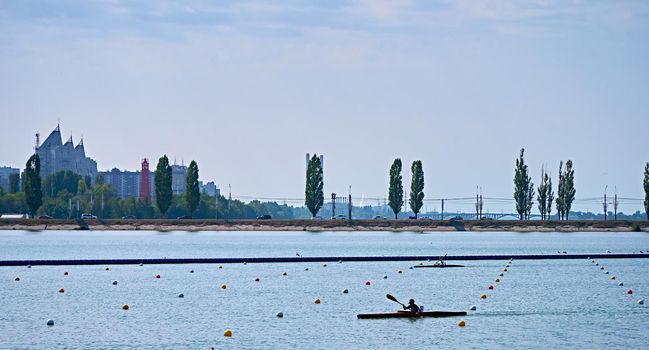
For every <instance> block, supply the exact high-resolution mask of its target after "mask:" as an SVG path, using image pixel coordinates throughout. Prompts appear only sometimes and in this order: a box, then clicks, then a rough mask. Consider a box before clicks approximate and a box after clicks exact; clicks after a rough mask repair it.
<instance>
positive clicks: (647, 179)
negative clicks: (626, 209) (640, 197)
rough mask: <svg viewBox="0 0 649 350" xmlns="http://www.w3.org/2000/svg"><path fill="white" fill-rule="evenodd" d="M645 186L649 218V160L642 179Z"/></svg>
mask: <svg viewBox="0 0 649 350" xmlns="http://www.w3.org/2000/svg"><path fill="white" fill-rule="evenodd" d="M642 185H643V187H644V211H645V213H646V214H647V220H649V162H647V164H645V166H644V180H643V181H642Z"/></svg>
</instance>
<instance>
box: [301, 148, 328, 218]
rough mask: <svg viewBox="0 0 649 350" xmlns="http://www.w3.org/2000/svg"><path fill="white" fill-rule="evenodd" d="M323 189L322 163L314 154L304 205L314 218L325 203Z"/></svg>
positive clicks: (308, 172) (310, 162) (308, 167)
mask: <svg viewBox="0 0 649 350" xmlns="http://www.w3.org/2000/svg"><path fill="white" fill-rule="evenodd" d="M323 188H324V182H323V178H322V163H321V162H320V158H319V157H318V155H317V154H313V157H311V159H310V160H309V165H308V166H307V169H306V188H305V190H304V205H306V207H307V208H308V209H309V211H310V212H311V215H312V216H313V217H315V216H316V214H318V211H319V210H320V208H322V204H323V203H324V192H323Z"/></svg>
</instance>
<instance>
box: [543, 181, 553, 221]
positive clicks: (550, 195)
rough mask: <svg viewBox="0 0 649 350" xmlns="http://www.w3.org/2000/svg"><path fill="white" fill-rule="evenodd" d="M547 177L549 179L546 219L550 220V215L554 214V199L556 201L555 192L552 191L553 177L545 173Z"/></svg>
mask: <svg viewBox="0 0 649 350" xmlns="http://www.w3.org/2000/svg"><path fill="white" fill-rule="evenodd" d="M545 178H546V179H547V185H546V186H547V187H546V196H547V198H546V200H547V201H546V205H545V219H546V220H550V215H551V214H552V201H554V192H552V177H551V176H548V174H547V173H545Z"/></svg>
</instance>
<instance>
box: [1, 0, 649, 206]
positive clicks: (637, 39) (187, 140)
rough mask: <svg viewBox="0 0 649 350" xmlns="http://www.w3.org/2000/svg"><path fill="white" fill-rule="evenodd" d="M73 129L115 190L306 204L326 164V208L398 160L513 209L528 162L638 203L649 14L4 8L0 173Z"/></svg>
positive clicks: (382, 191)
mask: <svg viewBox="0 0 649 350" xmlns="http://www.w3.org/2000/svg"><path fill="white" fill-rule="evenodd" d="M59 119H60V121H61V128H62V131H63V135H64V138H65V137H69V136H70V134H72V135H73V137H74V140H75V143H76V142H77V141H78V140H79V138H80V137H81V135H83V137H84V141H85V145H86V151H87V153H88V155H89V156H91V157H92V158H94V159H95V160H96V161H97V163H98V164H99V168H100V170H107V169H111V168H113V167H118V168H120V169H130V170H135V169H137V168H138V167H139V162H140V159H141V158H143V157H149V158H152V159H154V161H153V162H152V163H154V164H153V165H155V162H156V161H157V158H159V157H160V156H161V155H162V154H163V153H166V154H167V155H169V156H170V158H171V159H172V160H173V159H174V157H175V158H176V159H177V160H178V163H180V162H181V159H184V161H185V163H188V162H189V161H190V160H192V159H194V160H196V161H197V162H198V165H199V168H200V176H201V179H202V180H204V181H210V180H214V181H216V182H217V183H218V185H219V186H220V187H221V188H222V189H224V190H225V192H227V187H228V186H227V185H228V184H232V191H233V194H234V195H235V196H239V195H252V196H258V197H288V198H300V197H303V195H304V172H305V164H304V163H305V160H304V154H305V153H306V152H311V153H313V152H317V153H318V154H320V153H323V154H324V155H325V191H326V192H327V193H330V192H332V191H335V192H338V193H347V188H348V185H351V186H352V191H353V195H354V196H355V197H361V196H364V197H367V198H371V197H384V196H386V195H387V182H388V170H389V166H390V164H391V162H392V160H393V159H394V158H395V157H401V158H402V160H403V161H404V165H405V167H404V168H405V170H406V174H405V176H404V180H405V182H406V184H407V185H406V186H405V187H409V181H410V174H409V172H410V164H411V163H412V161H413V160H416V159H421V160H422V162H423V165H424V171H425V173H426V196H427V197H428V198H439V197H467V196H472V195H474V194H475V186H476V185H481V186H482V188H483V193H484V195H485V196H489V197H506V198H511V196H512V192H513V184H512V177H513V168H514V160H515V158H516V156H517V155H518V152H519V149H520V148H521V147H525V149H526V156H527V157H526V160H527V162H528V164H529V165H530V170H531V172H532V175H533V176H534V181H535V183H538V182H539V177H540V172H541V166H542V165H543V164H545V165H547V166H548V167H549V168H550V170H551V171H552V174H553V176H554V177H555V181H554V182H555V184H556V175H557V172H558V165H559V160H561V159H564V160H565V159H572V160H573V162H574V164H575V173H576V175H575V176H576V186H577V197H578V198H594V197H599V196H601V195H602V194H603V191H604V186H605V185H607V184H608V185H609V194H611V193H612V192H613V191H612V188H613V187H614V186H617V190H618V193H619V194H620V195H621V196H624V197H633V198H640V197H642V187H641V185H642V169H643V164H644V162H646V161H649V152H648V149H649V147H648V146H649V137H648V136H647V131H648V130H649V2H648V1H543V0H539V1H487V0H467V1H464V0H462V1H421V2H420V1H398V0H389V1H383V0H367V1H322V2H316V1H284V2H280V1H267V2H264V1H253V2H245V1H219V2H217V1H182V2H170V1H129V2H122V1H117V0H113V1H110V0H106V1H65V0H56V1H4V0H0V137H1V140H2V142H1V147H0V166H1V165H10V166H14V167H24V162H25V161H26V159H27V158H28V156H29V154H30V152H31V150H32V147H33V143H34V137H33V134H34V133H35V132H36V131H40V133H41V135H42V137H43V138H44V137H46V136H47V135H48V134H49V132H50V131H51V130H52V129H53V128H54V127H56V123H57V120H59ZM629 203H630V202H626V203H625V205H629ZM486 207H487V208H486V209H487V210H501V209H502V210H509V211H513V210H514V208H513V205H512V204H508V203H506V202H487V203H486ZM575 207H576V208H575V209H577V210H579V209H590V210H600V207H601V205H600V204H598V203H597V202H596V201H582V202H577V203H576V205H575ZM433 208H438V204H437V203H427V209H433ZM640 208H641V203H640V202H631V203H630V206H629V207H628V208H624V209H625V210H626V211H635V210H637V209H640Z"/></svg>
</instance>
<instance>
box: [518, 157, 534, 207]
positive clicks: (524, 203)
mask: <svg viewBox="0 0 649 350" xmlns="http://www.w3.org/2000/svg"><path fill="white" fill-rule="evenodd" d="M524 154H525V148H521V152H520V156H519V157H518V159H516V168H515V172H514V200H516V211H517V212H518V215H519V216H520V219H521V220H523V219H529V216H530V212H531V210H532V205H533V204H534V200H533V198H534V184H533V183H532V178H531V177H530V176H529V173H528V170H527V165H526V164H525V159H524Z"/></svg>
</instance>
